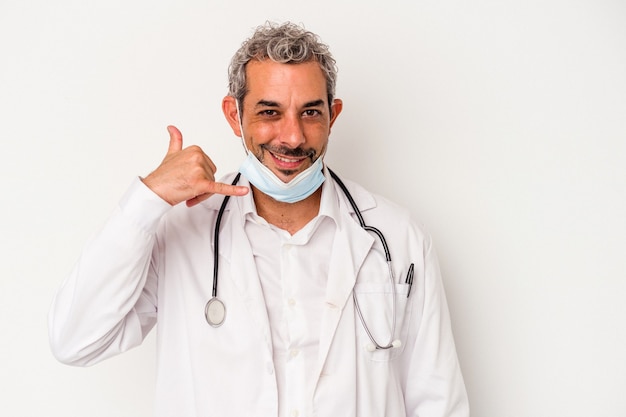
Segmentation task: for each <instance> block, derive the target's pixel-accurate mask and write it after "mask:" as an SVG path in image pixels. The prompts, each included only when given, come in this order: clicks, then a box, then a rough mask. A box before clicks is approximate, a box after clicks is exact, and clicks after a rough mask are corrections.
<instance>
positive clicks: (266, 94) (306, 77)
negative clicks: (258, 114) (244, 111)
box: [246, 59, 327, 102]
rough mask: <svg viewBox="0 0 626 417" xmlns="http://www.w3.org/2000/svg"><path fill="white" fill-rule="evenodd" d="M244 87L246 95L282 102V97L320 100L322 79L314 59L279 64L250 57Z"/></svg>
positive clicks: (321, 72) (322, 91)
mask: <svg viewBox="0 0 626 417" xmlns="http://www.w3.org/2000/svg"><path fill="white" fill-rule="evenodd" d="M246 87H247V94H246V97H249V98H251V99H253V100H254V101H256V100H257V99H263V100H274V101H278V102H280V101H282V100H284V99H287V98H289V99H302V100H306V101H310V100H320V99H321V100H324V102H326V101H327V97H326V95H327V94H326V91H327V89H326V78H325V76H324V72H323V71H322V69H321V68H320V66H319V64H318V63H317V62H315V61H310V62H304V63H301V64H281V63H278V62H274V61H272V60H269V59H268V60H263V61H259V60H252V61H250V62H248V64H247V65H246Z"/></svg>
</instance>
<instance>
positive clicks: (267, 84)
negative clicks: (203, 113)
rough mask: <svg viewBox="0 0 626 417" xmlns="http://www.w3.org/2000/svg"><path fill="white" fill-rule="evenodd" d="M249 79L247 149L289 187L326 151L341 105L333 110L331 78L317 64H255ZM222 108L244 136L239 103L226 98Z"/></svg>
mask: <svg viewBox="0 0 626 417" xmlns="http://www.w3.org/2000/svg"><path fill="white" fill-rule="evenodd" d="M246 75H247V93H246V96H245V98H244V102H243V109H242V110H243V111H242V113H243V117H242V124H241V125H242V127H243V137H244V139H245V143H246V147H247V148H248V150H249V151H250V152H252V153H253V154H254V155H255V156H256V157H257V158H258V159H259V161H261V163H263V164H264V165H265V166H267V167H268V168H269V169H270V170H271V171H272V172H273V173H274V174H275V175H276V176H277V177H278V178H280V179H281V180H282V181H284V182H288V181H290V180H291V179H293V178H294V177H295V176H296V175H298V174H299V173H300V172H302V171H304V170H305V169H307V168H308V167H310V166H311V164H312V163H313V162H314V161H315V160H316V159H317V158H319V157H321V156H323V155H324V153H325V152H326V147H327V145H328V136H329V135H330V129H331V127H332V125H333V123H334V121H335V119H336V117H337V116H338V115H339V113H340V112H341V108H342V103H341V100H334V101H333V103H332V106H331V107H329V103H328V96H327V91H326V79H325V78H324V74H323V72H322V70H321V69H320V67H319V65H318V63H317V62H314V61H312V62H306V63H302V64H280V63H276V62H274V61H271V60H264V61H258V60H252V61H250V62H249V63H248V64H247V66H246ZM222 108H223V110H224V114H225V115H226V119H227V120H228V122H229V124H230V125H231V127H232V129H233V131H234V132H235V134H236V135H237V136H240V137H241V130H240V126H239V120H238V119H237V109H236V106H235V99H234V98H233V97H230V96H228V97H226V98H224V101H223V104H222ZM331 109H332V111H331Z"/></svg>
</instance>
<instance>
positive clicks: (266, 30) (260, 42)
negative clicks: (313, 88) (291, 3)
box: [228, 22, 337, 108]
mask: <svg viewBox="0 0 626 417" xmlns="http://www.w3.org/2000/svg"><path fill="white" fill-rule="evenodd" d="M267 58H269V59H271V60H272V61H274V62H278V63H281V64H300V63H304V62H311V61H316V62H317V63H319V65H320V68H321V70H322V72H323V73H324V76H325V78H326V91H327V94H328V105H329V106H330V105H331V104H332V101H333V97H334V96H335V83H336V81H337V67H336V65H335V59H334V58H333V57H332V55H331V53H330V51H329V49H328V46H327V45H326V44H324V43H322V42H321V41H320V39H319V37H318V36H317V35H316V34H314V33H313V32H309V31H307V30H305V29H304V27H301V26H298V25H296V24H294V23H290V22H286V23H283V24H280V25H278V24H276V23H271V22H267V23H266V24H265V25H263V26H259V27H257V28H256V30H255V32H254V34H253V35H252V37H250V38H249V39H247V40H246V41H244V42H243V44H242V45H241V48H239V50H238V51H237V52H236V53H235V55H234V56H233V58H232V59H231V61H230V66H229V67H228V95H229V96H232V97H234V98H235V99H236V100H237V101H238V102H239V105H240V106H241V107H242V108H243V99H244V97H245V96H246V93H247V92H248V90H247V86H246V65H247V64H248V62H250V61H251V60H252V59H258V60H260V61H262V60H264V59H267Z"/></svg>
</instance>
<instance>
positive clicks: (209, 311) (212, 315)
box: [204, 169, 413, 352]
mask: <svg viewBox="0 0 626 417" xmlns="http://www.w3.org/2000/svg"><path fill="white" fill-rule="evenodd" d="M328 172H330V175H331V177H332V178H333V179H334V180H335V182H336V183H337V184H338V185H339V187H340V188H341V190H342V191H343V193H344V194H345V196H346V198H347V199H348V202H349V203H350V205H351V206H352V208H353V209H354V212H355V214H356V217H357V219H358V221H359V224H360V225H361V227H362V228H363V229H364V230H366V231H368V232H371V233H374V234H375V235H376V236H377V237H378V239H379V240H380V242H381V244H382V246H383V250H384V251H385V262H386V263H387V268H388V271H389V283H390V284H391V288H392V289H393V288H394V284H395V278H394V274H393V268H392V267H391V254H390V253H389V246H387V241H386V239H385V236H384V235H383V234H382V232H381V231H380V230H378V229H377V228H375V227H373V226H368V225H367V224H365V221H364V220H363V216H362V214H361V211H360V210H359V208H358V207H357V205H356V203H355V201H354V198H352V195H351V194H350V192H349V191H348V188H347V187H346V186H345V184H344V183H343V181H341V179H339V177H338V176H337V174H335V173H334V172H333V171H331V170H330V169H329V170H328ZM240 177H241V173H238V174H237V176H235V179H234V180H233V182H232V185H235V184H237V182H238V181H239V178H240ZM229 199H230V196H225V197H224V201H223V202H222V205H221V206H220V210H219V212H218V213H217V219H216V221H215V231H214V237H213V246H214V247H213V290H212V297H211V299H210V300H209V301H208V302H207V303H206V306H205V308H204V316H205V318H206V321H207V322H208V323H209V324H210V325H211V326H212V327H220V326H221V325H222V324H223V323H224V320H225V319H226V306H225V304H224V302H223V301H222V300H220V299H219V298H217V275H218V268H219V265H218V259H219V256H218V253H219V232H220V224H221V222H222V216H223V214H224V210H225V209H226V205H227V204H228V200H229ZM406 283H407V284H409V291H408V292H407V298H408V296H409V294H410V290H411V285H412V284H413V264H411V266H410V267H409V271H408V274H407V279H406ZM352 298H353V300H354V306H355V308H356V312H357V314H358V316H359V320H360V321H361V324H362V325H363V328H364V329H365V333H367V336H368V338H369V339H370V341H371V343H369V344H368V345H367V346H366V348H367V350H368V351H370V352H373V351H375V350H377V349H390V348H397V347H400V346H401V345H402V343H401V342H400V340H398V339H394V335H395V333H396V296H395V292H394V291H391V299H392V313H393V314H392V317H393V318H392V324H391V332H390V335H389V340H388V341H387V343H386V344H380V343H378V341H377V340H376V339H375V338H374V335H373V334H372V332H371V331H370V329H369V327H368V326H367V323H366V322H365V318H364V317H363V312H362V311H361V307H360V305H359V300H358V298H357V296H356V293H355V292H354V290H353V291H352Z"/></svg>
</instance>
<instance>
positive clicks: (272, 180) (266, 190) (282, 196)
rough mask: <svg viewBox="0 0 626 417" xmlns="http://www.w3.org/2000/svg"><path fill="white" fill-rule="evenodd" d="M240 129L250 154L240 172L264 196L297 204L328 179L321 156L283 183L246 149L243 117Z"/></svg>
mask: <svg viewBox="0 0 626 417" xmlns="http://www.w3.org/2000/svg"><path fill="white" fill-rule="evenodd" d="M236 103H237V114H238V115H239V114H241V113H240V112H239V102H238V101H236ZM239 129H240V130H241V141H242V143H243V147H244V149H245V150H246V153H247V154H248V156H247V157H246V159H245V160H244V161H243V164H241V167H239V172H241V174H242V175H243V176H244V177H246V178H247V179H248V181H250V184H252V185H254V186H255V187H256V188H257V189H258V190H259V191H261V192H262V193H263V194H267V195H269V196H270V197H272V198H273V199H274V200H277V201H282V202H284V203H296V202H298V201H302V200H304V199H305V198H307V197H308V196H310V195H311V194H313V193H314V192H315V191H316V190H317V189H318V188H319V187H320V186H321V185H322V183H323V182H324V180H325V179H326V177H324V173H323V172H322V156H321V155H320V157H319V158H317V159H316V160H315V162H313V164H312V165H311V166H310V167H308V168H307V169H306V170H304V171H303V172H301V173H299V174H298V175H296V177H295V178H294V179H292V180H291V181H289V182H283V181H282V180H281V179H280V178H278V177H277V176H276V175H275V174H274V173H273V172H272V171H271V170H270V169H269V168H268V167H266V166H265V165H263V164H262V163H261V161H259V160H258V159H257V157H256V156H254V154H253V153H252V152H250V151H249V150H248V148H247V147H246V141H245V139H244V137H243V126H242V124H241V117H239Z"/></svg>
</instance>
